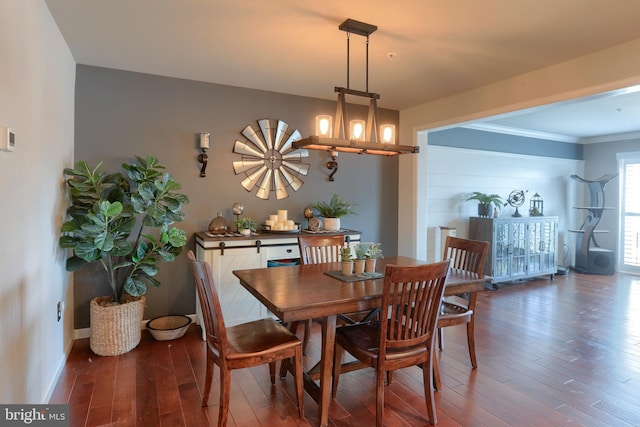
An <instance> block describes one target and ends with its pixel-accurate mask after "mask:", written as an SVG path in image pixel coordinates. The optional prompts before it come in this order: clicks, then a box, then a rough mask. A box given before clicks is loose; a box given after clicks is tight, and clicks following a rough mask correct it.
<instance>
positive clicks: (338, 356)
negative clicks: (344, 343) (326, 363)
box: [331, 344, 344, 398]
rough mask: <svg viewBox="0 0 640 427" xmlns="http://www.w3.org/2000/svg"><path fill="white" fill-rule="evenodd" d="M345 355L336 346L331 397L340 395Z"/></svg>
mask: <svg viewBox="0 0 640 427" xmlns="http://www.w3.org/2000/svg"><path fill="white" fill-rule="evenodd" d="M343 354H344V349H343V348H342V347H340V346H339V345H338V344H336V345H335V347H334V350H333V381H332V384H331V397H333V398H335V397H336V394H337V393H338V383H339V382H340V370H341V368H342V355H343Z"/></svg>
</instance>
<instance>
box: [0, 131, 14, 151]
mask: <svg viewBox="0 0 640 427" xmlns="http://www.w3.org/2000/svg"><path fill="white" fill-rule="evenodd" d="M15 149H16V133H15V132H14V130H13V129H11V128H9V127H6V126H0V150H2V151H13V150H15Z"/></svg>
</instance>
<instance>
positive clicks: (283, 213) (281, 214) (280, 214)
mask: <svg viewBox="0 0 640 427" xmlns="http://www.w3.org/2000/svg"><path fill="white" fill-rule="evenodd" d="M286 220H287V211H286V210H279V211H278V221H282V222H284V221H286Z"/></svg>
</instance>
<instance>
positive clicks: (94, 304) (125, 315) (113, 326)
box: [89, 297, 147, 356]
mask: <svg viewBox="0 0 640 427" xmlns="http://www.w3.org/2000/svg"><path fill="white" fill-rule="evenodd" d="M110 301H111V297H98V298H94V299H92V300H91V305H90V310H89V311H90V315H91V336H90V338H89V346H90V347H91V350H92V351H93V352H94V353H95V354H97V355H99V356H117V355H118V354H123V353H126V352H128V351H131V350H133V349H134V348H135V347H136V346H137V345H138V344H139V343H140V339H141V338H142V335H141V331H140V324H141V322H142V317H143V315H144V307H145V305H146V302H147V300H146V298H145V297H140V298H135V299H132V300H130V301H127V302H124V303H122V304H109V302H110Z"/></svg>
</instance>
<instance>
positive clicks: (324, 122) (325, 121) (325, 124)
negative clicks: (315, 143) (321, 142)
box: [316, 115, 333, 138]
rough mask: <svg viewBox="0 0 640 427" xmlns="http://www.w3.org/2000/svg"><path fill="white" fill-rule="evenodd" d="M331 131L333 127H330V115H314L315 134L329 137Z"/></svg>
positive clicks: (331, 133)
mask: <svg viewBox="0 0 640 427" xmlns="http://www.w3.org/2000/svg"><path fill="white" fill-rule="evenodd" d="M332 131H333V129H332V128H331V116H328V115H320V116H316V136H324V137H326V138H331V137H332V136H333V132H332Z"/></svg>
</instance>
